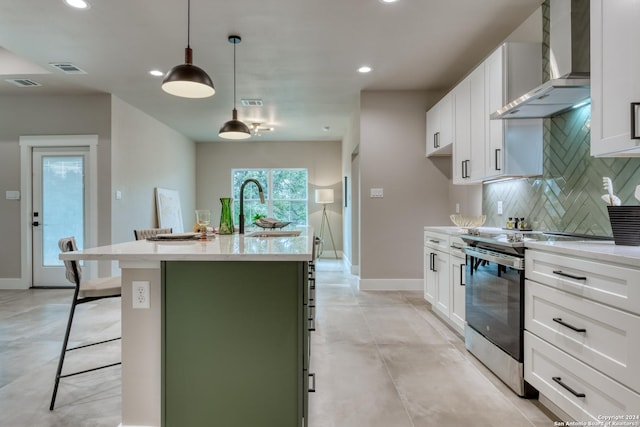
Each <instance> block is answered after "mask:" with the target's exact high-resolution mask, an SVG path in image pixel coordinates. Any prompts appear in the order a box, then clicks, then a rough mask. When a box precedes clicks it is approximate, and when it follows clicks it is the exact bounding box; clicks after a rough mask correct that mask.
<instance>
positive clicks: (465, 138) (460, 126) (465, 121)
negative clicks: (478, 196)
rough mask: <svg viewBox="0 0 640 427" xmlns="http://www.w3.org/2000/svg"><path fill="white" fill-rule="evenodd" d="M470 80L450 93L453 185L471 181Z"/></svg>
mask: <svg viewBox="0 0 640 427" xmlns="http://www.w3.org/2000/svg"><path fill="white" fill-rule="evenodd" d="M470 81H471V78H470V77H467V78H466V79H464V80H463V81H462V82H460V83H459V84H458V85H457V86H456V87H455V88H454V89H453V91H452V94H453V117H454V120H453V159H452V162H453V163H452V166H453V183H454V184H466V183H468V182H470V181H471V176H470V175H469V163H470V160H471V82H470Z"/></svg>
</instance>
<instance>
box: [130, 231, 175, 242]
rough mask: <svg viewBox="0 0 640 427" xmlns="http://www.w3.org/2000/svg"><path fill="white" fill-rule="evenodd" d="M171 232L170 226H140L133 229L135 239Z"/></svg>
mask: <svg viewBox="0 0 640 427" xmlns="http://www.w3.org/2000/svg"><path fill="white" fill-rule="evenodd" d="M169 233H173V230H172V229H171V228H140V229H137V230H133V236H134V237H135V238H136V240H144V239H146V238H148V237H154V236H156V235H158V234H169Z"/></svg>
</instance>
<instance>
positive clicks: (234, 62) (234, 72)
mask: <svg viewBox="0 0 640 427" xmlns="http://www.w3.org/2000/svg"><path fill="white" fill-rule="evenodd" d="M236 44H237V43H234V44H233V109H234V110H235V109H236Z"/></svg>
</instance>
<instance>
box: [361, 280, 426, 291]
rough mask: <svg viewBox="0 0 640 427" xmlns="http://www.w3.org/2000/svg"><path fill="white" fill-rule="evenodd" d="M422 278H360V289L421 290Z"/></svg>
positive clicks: (422, 285)
mask: <svg viewBox="0 0 640 427" xmlns="http://www.w3.org/2000/svg"><path fill="white" fill-rule="evenodd" d="M423 287H424V280H423V279H360V280H359V281H358V289H360V290H361V291H421V290H422V289H423Z"/></svg>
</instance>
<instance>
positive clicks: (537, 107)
mask: <svg viewBox="0 0 640 427" xmlns="http://www.w3.org/2000/svg"><path fill="white" fill-rule="evenodd" d="M549 22H550V24H549V68H550V71H551V79H550V80H549V81H547V82H546V83H543V84H542V85H541V86H538V87H536V88H533V89H532V90H530V91H529V92H527V93H525V94H524V95H522V96H519V97H518V98H516V99H514V100H512V101H511V102H509V103H508V104H507V105H505V106H504V107H502V108H500V109H498V110H497V111H495V112H493V113H491V116H490V118H491V119H492V120H497V119H533V118H536V119H538V118H543V117H553V116H555V115H558V114H560V113H563V112H565V111H567V110H570V109H572V108H577V107H578V106H582V105H585V104H588V103H590V102H591V81H590V79H589V72H590V69H589V60H590V58H589V49H590V43H589V37H590V34H589V1H587V0H550V7H549Z"/></svg>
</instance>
